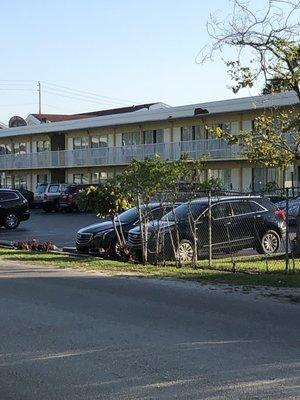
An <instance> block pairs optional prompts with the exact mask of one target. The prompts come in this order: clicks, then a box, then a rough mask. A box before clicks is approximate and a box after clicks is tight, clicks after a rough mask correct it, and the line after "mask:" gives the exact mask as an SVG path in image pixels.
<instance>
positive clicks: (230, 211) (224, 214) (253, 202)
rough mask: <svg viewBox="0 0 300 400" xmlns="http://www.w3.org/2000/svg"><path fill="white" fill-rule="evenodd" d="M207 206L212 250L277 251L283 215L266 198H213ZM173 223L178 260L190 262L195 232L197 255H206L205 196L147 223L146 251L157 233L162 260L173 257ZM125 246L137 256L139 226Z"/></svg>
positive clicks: (283, 227)
mask: <svg viewBox="0 0 300 400" xmlns="http://www.w3.org/2000/svg"><path fill="white" fill-rule="evenodd" d="M211 203H212V206H211V237H212V248H213V251H217V252H224V253H228V252H231V251H237V250H241V249H246V248H255V249H256V250H257V251H258V252H259V253H262V254H272V253H276V252H277V251H278V249H279V247H280V243H281V240H282V239H283V238H284V237H285V235H286V223H285V214H284V212H282V210H278V208H277V207H276V206H275V205H274V204H273V203H271V201H270V200H269V199H267V198H263V197H259V196H247V197H246V196H235V197H218V198H216V197H213V198H212V201H211ZM174 213H175V214H174ZM191 216H192V217H191ZM175 220H177V227H178V233H179V246H175V247H178V248H176V252H177V254H178V255H179V257H180V258H181V260H182V261H191V260H192V259H193V255H194V235H193V231H196V240H197V253H198V256H202V255H206V254H207V253H208V247H209V215H208V199H207V197H205V198H200V199H196V200H193V201H192V202H190V203H184V204H182V205H180V206H179V207H177V208H176V209H175V211H174V212H170V213H168V214H166V215H165V216H164V217H163V218H162V219H161V221H159V223H156V224H153V223H152V224H151V223H150V224H149V229H148V232H149V240H148V244H149V252H150V253H154V252H155V248H156V247H155V246H156V238H157V234H158V232H159V249H160V253H161V254H162V252H163V254H164V258H165V259H173V258H174V249H173V246H172V243H173V245H174V244H176V243H178V241H177V238H176V234H175V232H176V221H175ZM192 227H193V228H192ZM162 243H163V244H162ZM128 246H129V247H130V248H131V249H132V251H133V252H135V253H136V254H137V255H140V251H141V238H140V230H139V227H136V228H134V229H131V230H130V232H129V233H128Z"/></svg>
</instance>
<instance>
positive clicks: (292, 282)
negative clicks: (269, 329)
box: [0, 248, 300, 287]
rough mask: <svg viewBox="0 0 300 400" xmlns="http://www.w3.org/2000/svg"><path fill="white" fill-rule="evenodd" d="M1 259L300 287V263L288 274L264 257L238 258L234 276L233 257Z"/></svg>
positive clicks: (0, 255)
mask: <svg viewBox="0 0 300 400" xmlns="http://www.w3.org/2000/svg"><path fill="white" fill-rule="evenodd" d="M0 259H1V260H11V261H19V262H22V263H28V264H36V265H41V266H45V265H48V266H57V267H60V268H75V269H81V270H86V271H88V270H89V271H100V272H106V273H109V274H112V275H116V274H125V275H126V274H136V275H137V276H146V277H172V278H178V279H186V280H193V281H199V282H202V283H227V284H232V285H251V286H257V285H266V286H277V287H278V286H279V287H300V260H296V262H295V272H294V273H289V274H287V275H286V274H285V273H284V266H285V264H284V259H280V258H277V259H276V258H275V259H268V269H269V272H266V260H265V258H264V257H261V256H252V257H247V258H245V257H244V258H236V268H237V272H236V273H232V272H231V268H232V263H231V260H230V258H227V259H222V260H213V268H212V269H209V268H208V267H207V261H206V260H201V261H199V263H198V268H197V269H192V268H191V267H189V266H185V267H183V268H176V267H175V266H174V265H172V264H170V265H167V266H159V267H155V266H152V265H147V266H143V265H139V264H133V263H128V262H118V261H113V260H101V259H98V258H92V257H89V258H81V257H76V256H68V255H64V254H57V253H38V252H29V251H20V250H10V249H3V248H2V249H0Z"/></svg>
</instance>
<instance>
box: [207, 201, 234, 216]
mask: <svg viewBox="0 0 300 400" xmlns="http://www.w3.org/2000/svg"><path fill="white" fill-rule="evenodd" d="M231 215H232V214H231V208H230V205H229V203H220V204H216V205H214V206H212V208H211V216H212V218H213V219H219V218H227V217H231Z"/></svg>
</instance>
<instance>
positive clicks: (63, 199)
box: [59, 185, 91, 211]
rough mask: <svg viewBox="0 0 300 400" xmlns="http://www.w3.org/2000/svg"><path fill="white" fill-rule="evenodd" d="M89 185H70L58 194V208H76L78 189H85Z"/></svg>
mask: <svg viewBox="0 0 300 400" xmlns="http://www.w3.org/2000/svg"><path fill="white" fill-rule="evenodd" d="M89 186H91V185H70V186H67V187H66V188H65V190H64V191H63V192H62V193H61V194H60V196H59V208H60V209H61V210H66V211H75V210H78V207H77V204H76V198H77V196H78V193H79V192H80V190H83V189H86V188H87V187H89Z"/></svg>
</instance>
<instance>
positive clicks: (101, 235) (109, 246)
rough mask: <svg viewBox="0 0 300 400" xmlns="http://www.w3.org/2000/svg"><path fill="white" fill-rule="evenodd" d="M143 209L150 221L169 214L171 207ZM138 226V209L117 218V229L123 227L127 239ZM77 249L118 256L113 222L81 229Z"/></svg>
mask: <svg viewBox="0 0 300 400" xmlns="http://www.w3.org/2000/svg"><path fill="white" fill-rule="evenodd" d="M146 207H147V209H146ZM142 208H143V212H145V211H146V212H147V214H148V219H149V220H156V219H160V218H161V217H162V216H163V215H164V214H165V213H166V212H169V211H170V210H171V205H170V204H160V203H151V204H149V205H147V206H145V205H143V206H142ZM138 224H139V215H138V210H137V208H136V207H134V208H130V209H129V210H126V211H124V212H123V213H121V214H119V216H118V218H116V225H117V227H120V225H121V227H122V232H123V234H124V237H125V239H126V238H127V234H128V231H129V230H130V229H131V228H132V227H134V226H136V225H138ZM76 248H77V251H78V252H79V253H94V254H103V255H109V256H112V257H116V256H118V254H119V250H118V241H117V236H116V232H115V229H114V226H113V223H112V221H108V220H106V221H103V222H100V223H99V224H94V225H90V226H87V227H86V228H82V229H80V230H79V231H78V233H77V237H76Z"/></svg>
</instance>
